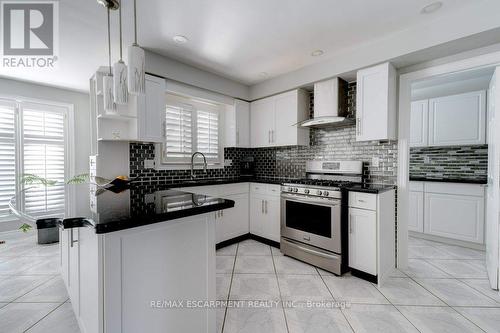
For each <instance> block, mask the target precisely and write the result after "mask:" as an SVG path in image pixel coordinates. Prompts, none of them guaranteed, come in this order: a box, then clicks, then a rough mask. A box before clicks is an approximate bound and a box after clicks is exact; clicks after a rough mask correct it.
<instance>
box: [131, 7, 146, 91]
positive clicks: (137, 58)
mask: <svg viewBox="0 0 500 333" xmlns="http://www.w3.org/2000/svg"><path fill="white" fill-rule="evenodd" d="M145 66H146V65H145V54H144V50H143V49H142V48H141V47H140V46H139V44H137V4H136V0H134V43H133V44H132V45H130V46H129V47H128V91H129V93H131V94H133V95H141V94H144V92H145V90H146V68H145Z"/></svg>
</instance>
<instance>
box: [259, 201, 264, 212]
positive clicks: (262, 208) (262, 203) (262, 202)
mask: <svg viewBox="0 0 500 333" xmlns="http://www.w3.org/2000/svg"><path fill="white" fill-rule="evenodd" d="M260 203H261V206H262V207H261V210H262V214H264V200H261V201H260Z"/></svg>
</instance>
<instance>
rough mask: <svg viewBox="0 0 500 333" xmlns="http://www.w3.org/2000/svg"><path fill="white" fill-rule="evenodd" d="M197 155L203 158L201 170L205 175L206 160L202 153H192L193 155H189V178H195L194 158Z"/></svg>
mask: <svg viewBox="0 0 500 333" xmlns="http://www.w3.org/2000/svg"><path fill="white" fill-rule="evenodd" d="M198 154H199V155H201V156H202V157H203V170H204V171H205V173H207V159H206V158H205V155H204V154H203V153H202V152H199V151H197V152H194V153H193V155H191V178H196V175H195V174H194V157H195V156H196V155H198Z"/></svg>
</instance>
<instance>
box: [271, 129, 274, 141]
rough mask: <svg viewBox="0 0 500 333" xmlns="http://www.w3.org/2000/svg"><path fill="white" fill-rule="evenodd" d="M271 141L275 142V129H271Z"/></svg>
mask: <svg viewBox="0 0 500 333" xmlns="http://www.w3.org/2000/svg"><path fill="white" fill-rule="evenodd" d="M271 143H274V130H271Z"/></svg>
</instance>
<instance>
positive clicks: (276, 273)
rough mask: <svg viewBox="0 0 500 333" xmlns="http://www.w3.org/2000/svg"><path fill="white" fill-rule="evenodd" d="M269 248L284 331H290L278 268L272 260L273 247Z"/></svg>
mask: <svg viewBox="0 0 500 333" xmlns="http://www.w3.org/2000/svg"><path fill="white" fill-rule="evenodd" d="M269 249H270V250H271V258H272V261H273V267H274V275H275V277H276V283H277V285H278V292H279V294H280V301H281V311H283V318H284V319H285V326H286V331H287V332H288V333H290V329H289V328H288V320H287V317H286V311H285V306H284V304H283V302H284V301H283V295H282V294H281V287H280V279H279V278H278V270H277V269H276V264H275V262H274V255H273V249H272V248H269Z"/></svg>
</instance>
